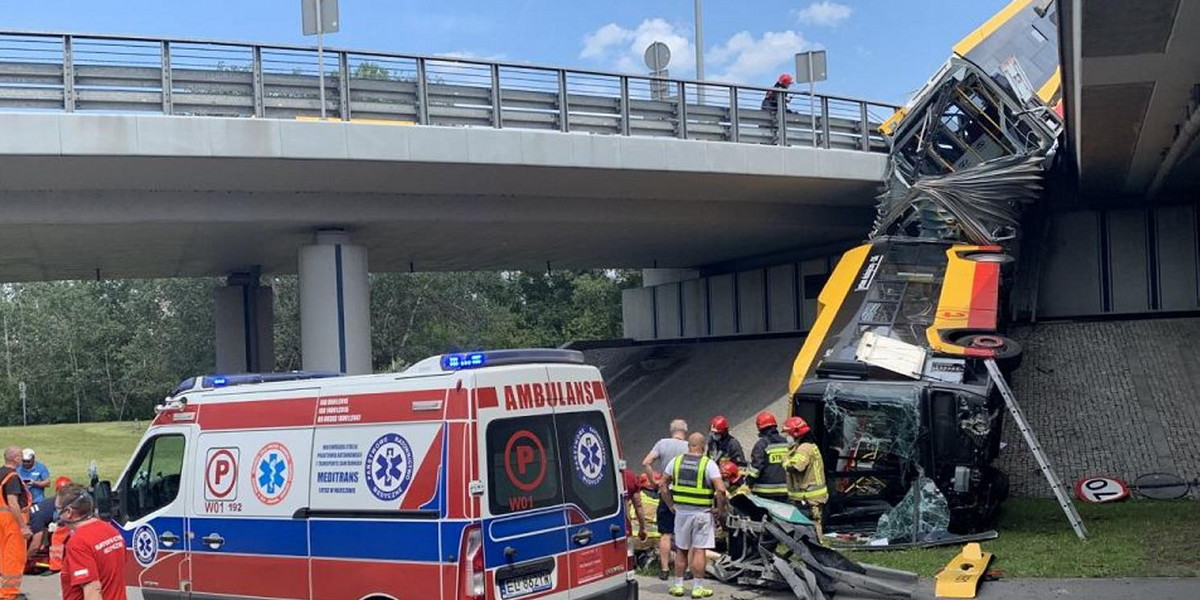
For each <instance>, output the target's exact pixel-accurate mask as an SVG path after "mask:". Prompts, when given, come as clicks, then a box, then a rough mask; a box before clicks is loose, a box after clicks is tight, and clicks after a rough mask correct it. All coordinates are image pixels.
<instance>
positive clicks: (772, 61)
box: [579, 18, 815, 85]
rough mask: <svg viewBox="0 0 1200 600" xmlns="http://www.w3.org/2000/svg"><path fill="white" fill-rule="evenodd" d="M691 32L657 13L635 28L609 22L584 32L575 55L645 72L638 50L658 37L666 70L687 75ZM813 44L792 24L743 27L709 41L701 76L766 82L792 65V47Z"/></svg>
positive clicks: (690, 63)
mask: <svg viewBox="0 0 1200 600" xmlns="http://www.w3.org/2000/svg"><path fill="white" fill-rule="evenodd" d="M690 36H691V32H690V31H687V30H685V29H683V28H682V27H678V26H675V25H672V24H671V23H669V22H667V21H666V20H665V19H661V18H651V19H646V20H644V21H642V22H641V24H639V25H638V26H637V27H636V28H628V27H622V26H621V25H618V24H617V23H609V24H607V25H604V26H603V27H600V28H598V29H596V30H594V31H592V32H590V33H588V34H587V35H585V36H583V49H582V50H581V51H580V52H579V58H581V59H585V60H589V61H593V62H596V63H600V64H602V65H604V67H606V68H612V69H616V70H618V71H621V72H625V73H645V72H646V71H647V69H646V65H645V63H644V62H643V60H642V55H643V54H644V53H645V51H646V47H647V46H649V45H650V44H651V43H653V42H656V41H660V42H663V43H665V44H666V45H667V46H668V47H669V48H670V49H671V64H670V66H669V67H668V68H669V69H670V71H671V75H672V76H673V77H691V76H692V75H694V74H695V59H694V58H693V56H694V55H695V47H694V46H693V45H692V40H691V38H690ZM814 47H815V45H814V44H812V43H811V42H809V41H808V40H806V39H804V36H803V35H801V34H799V33H797V32H795V31H792V30H787V31H768V32H765V33H763V34H762V35H761V36H759V37H755V36H754V34H752V33H750V32H748V31H742V32H739V33H736V34H734V35H733V36H732V37H730V38H729V39H728V40H725V41H724V42H719V43H717V44H716V45H714V46H710V48H709V50H708V51H707V52H706V53H705V55H704V64H705V70H706V75H707V77H706V78H707V79H709V80H712V81H713V82H731V83H746V84H755V85H769V84H770V83H771V82H773V81H775V76H776V75H778V74H779V73H781V72H784V71H787V72H790V71H791V70H792V65H793V63H794V60H795V58H794V57H795V54H796V53H797V52H803V51H805V50H810V49H812V48H814Z"/></svg>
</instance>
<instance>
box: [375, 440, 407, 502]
mask: <svg viewBox="0 0 1200 600" xmlns="http://www.w3.org/2000/svg"><path fill="white" fill-rule="evenodd" d="M365 468H366V475H367V487H368V488H369V489H370V490H371V493H372V494H374V495H375V497H376V498H379V499H380V500H386V501H389V502H390V501H392V500H395V499H396V498H399V497H400V496H402V495H403V494H404V492H406V491H408V485H409V484H410V483H412V476H413V453H412V447H410V446H409V445H408V440H405V439H404V438H402V437H400V436H399V435H396V434H394V433H388V434H384V435H383V437H381V438H379V439H377V440H375V443H374V444H371V449H370V450H368V451H367V461H366V466H365Z"/></svg>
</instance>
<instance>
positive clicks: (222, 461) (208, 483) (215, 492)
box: [204, 448, 238, 500]
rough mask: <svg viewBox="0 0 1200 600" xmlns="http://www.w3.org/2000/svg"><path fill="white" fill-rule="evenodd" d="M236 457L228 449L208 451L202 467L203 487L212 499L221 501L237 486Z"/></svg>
mask: <svg viewBox="0 0 1200 600" xmlns="http://www.w3.org/2000/svg"><path fill="white" fill-rule="evenodd" d="M237 475H238V472H237V457H236V456H234V455H233V451H232V450H230V449H229V448H216V449H213V450H211V451H210V454H209V455H208V462H207V463H206V464H205V465H204V487H205V488H206V489H207V490H208V495H209V497H210V498H212V499H217V500H219V499H222V498H225V497H226V496H228V495H229V494H231V493H232V492H233V489H234V487H236V486H237Z"/></svg>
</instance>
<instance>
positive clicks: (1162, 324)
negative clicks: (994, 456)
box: [999, 318, 1200, 497]
mask: <svg viewBox="0 0 1200 600" xmlns="http://www.w3.org/2000/svg"><path fill="white" fill-rule="evenodd" d="M1013 337H1014V338H1016V339H1018V340H1019V341H1021V343H1022V344H1024V347H1025V358H1024V362H1023V364H1022V365H1021V368H1019V369H1017V370H1016V372H1014V374H1013V381H1012V385H1013V389H1014V391H1015V392H1016V394H1017V398H1018V400H1019V401H1020V402H1021V406H1022V408H1024V410H1025V414H1026V415H1027V416H1028V417H1029V420H1030V422H1031V423H1032V425H1033V427H1034V431H1035V432H1036V433H1037V436H1038V439H1039V441H1040V442H1041V443H1042V446H1044V447H1045V448H1046V452H1047V453H1048V454H1049V455H1050V457H1051V460H1052V461H1053V464H1054V467H1055V469H1056V470H1057V471H1058V474H1059V477H1060V478H1061V479H1062V480H1063V482H1064V483H1066V484H1068V485H1070V484H1072V483H1073V482H1074V481H1076V480H1077V479H1078V478H1080V477H1086V476H1094V475H1101V474H1104V475H1114V476H1117V477H1121V478H1124V479H1125V480H1126V481H1130V482H1132V481H1133V480H1134V479H1135V478H1136V477H1137V476H1138V475H1140V474H1143V473H1150V472H1155V471H1158V472H1167V473H1175V474H1178V475H1180V476H1182V477H1184V478H1187V479H1194V478H1197V477H1200V436H1197V435H1196V432H1197V431H1200V397H1197V395H1196V390H1197V389H1200V355H1198V354H1197V353H1196V352H1195V349H1194V347H1193V345H1192V344H1191V342H1192V341H1193V340H1195V339H1197V338H1198V337H1200V319H1196V318H1180V319H1152V320H1142V321H1105V322H1095V323H1048V324H1039V325H1036V326H1026V327H1022V328H1018V329H1016V330H1015V331H1014V332H1013ZM1005 439H1006V441H1007V442H1008V448H1007V449H1006V450H1005V451H1004V452H1003V453H1002V455H1001V459H1000V462H999V466H1000V468H1001V469H1003V470H1004V471H1005V472H1007V473H1008V474H1009V477H1010V478H1011V480H1012V492H1013V493H1014V494H1016V495H1022V496H1049V495H1050V489H1049V488H1048V487H1047V486H1046V482H1045V479H1044V478H1042V476H1041V474H1040V473H1039V471H1038V469H1037V466H1036V464H1035V463H1034V460H1033V456H1032V455H1031V454H1030V453H1029V451H1028V450H1027V449H1026V446H1025V443H1024V442H1023V441H1022V440H1021V437H1020V433H1019V432H1017V430H1016V428H1015V427H1013V426H1012V422H1011V421H1010V422H1008V423H1006V425H1005ZM1192 496H1193V497H1200V488H1198V489H1193V490H1192Z"/></svg>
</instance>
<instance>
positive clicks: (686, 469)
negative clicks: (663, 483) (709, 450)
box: [669, 454, 716, 506]
mask: <svg viewBox="0 0 1200 600" xmlns="http://www.w3.org/2000/svg"><path fill="white" fill-rule="evenodd" d="M711 460H712V459H710V458H709V457H707V456H694V455H691V454H681V455H680V456H679V458H678V459H677V460H676V461H675V470H674V472H672V473H671V485H670V486H669V487H670V490H671V497H672V498H674V499H675V502H678V503H680V504H688V505H692V506H712V505H713V497H714V496H715V495H716V490H714V489H713V487H712V484H711V483H709V482H708V481H707V479H706V478H705V477H704V472H705V470H706V469H707V468H708V463H709V461H711Z"/></svg>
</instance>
